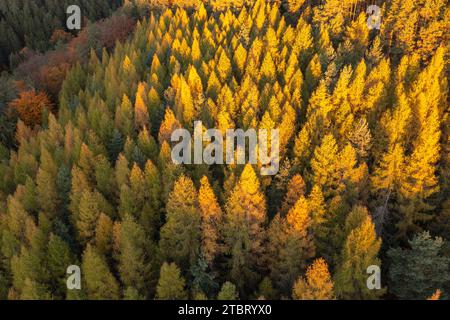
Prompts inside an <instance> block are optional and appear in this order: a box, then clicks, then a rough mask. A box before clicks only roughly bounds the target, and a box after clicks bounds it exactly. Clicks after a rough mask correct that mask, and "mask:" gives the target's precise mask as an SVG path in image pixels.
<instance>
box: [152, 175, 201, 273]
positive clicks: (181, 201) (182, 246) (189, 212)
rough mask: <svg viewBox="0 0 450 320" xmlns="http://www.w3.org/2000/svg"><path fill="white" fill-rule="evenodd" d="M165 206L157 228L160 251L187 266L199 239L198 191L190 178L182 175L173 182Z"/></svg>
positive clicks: (193, 258) (198, 245)
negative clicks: (162, 224) (163, 218)
mask: <svg viewBox="0 0 450 320" xmlns="http://www.w3.org/2000/svg"><path fill="white" fill-rule="evenodd" d="M166 210H167V216H166V221H167V222H166V224H165V225H164V226H163V227H162V228H161V240H160V248H161V252H162V254H163V256H164V257H166V258H167V259H173V261H175V262H176V263H177V264H178V265H180V266H181V267H182V268H188V267H189V266H191V265H193V264H194V263H195V262H196V261H197V258H198V255H199V253H200V241H201V212H200V208H199V205H198V194H197V190H196V189H195V187H194V183H193V182H192V180H191V179H190V178H188V177H186V176H184V175H182V176H181V177H180V178H179V179H178V180H177V181H176V182H175V185H174V187H173V190H172V192H171V193H170V195H169V199H168V201H167V206H166Z"/></svg>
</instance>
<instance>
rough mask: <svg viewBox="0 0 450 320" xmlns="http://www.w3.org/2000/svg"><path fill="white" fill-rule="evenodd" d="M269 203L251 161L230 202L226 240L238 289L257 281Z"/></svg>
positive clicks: (232, 272)
mask: <svg viewBox="0 0 450 320" xmlns="http://www.w3.org/2000/svg"><path fill="white" fill-rule="evenodd" d="M266 219H267V217H266V203H265V199H264V195H263V194H262V192H261V191H260V184H259V180H258V178H257V176H256V174H255V171H253V168H252V166H251V165H250V164H247V165H246V166H245V168H244V171H243V172H242V174H241V176H240V178H239V181H238V182H237V184H236V186H235V187H234V189H233V191H232V193H231V195H230V197H229V199H228V201H227V204H226V214H225V225H224V233H223V234H224V241H225V253H226V254H227V255H229V257H230V258H229V260H228V265H229V268H230V269H229V270H230V277H231V279H232V280H233V281H234V283H236V284H237V286H238V288H240V289H242V290H243V289H244V287H246V286H251V285H252V284H254V283H255V282H257V280H258V278H259V276H258V268H259V267H260V266H259V265H258V260H259V261H261V260H260V258H261V257H262V256H263V255H264V247H263V242H264V239H265V232H264V224H265V223H266Z"/></svg>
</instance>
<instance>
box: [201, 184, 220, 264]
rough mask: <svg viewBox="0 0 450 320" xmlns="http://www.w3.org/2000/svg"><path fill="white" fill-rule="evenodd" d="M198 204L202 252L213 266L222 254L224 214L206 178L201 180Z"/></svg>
mask: <svg viewBox="0 0 450 320" xmlns="http://www.w3.org/2000/svg"><path fill="white" fill-rule="evenodd" d="M198 202H199V206H200V211H201V216H202V226H201V229H202V252H203V255H204V257H205V260H206V261H207V262H208V263H209V264H211V263H212V262H213V260H214V258H215V257H216V256H217V254H219V253H220V247H219V239H220V226H221V224H222V219H223V213H222V209H221V208H220V206H219V203H218V202H217V198H216V195H215V194H214V191H213V189H212V188H211V185H210V184H209V181H208V178H207V177H206V176H204V177H203V178H202V179H201V180H200V190H199V193H198Z"/></svg>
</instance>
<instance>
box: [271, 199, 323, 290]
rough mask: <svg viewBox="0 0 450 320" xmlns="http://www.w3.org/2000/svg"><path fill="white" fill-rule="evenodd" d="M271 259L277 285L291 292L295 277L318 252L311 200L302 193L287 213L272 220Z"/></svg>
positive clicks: (272, 271)
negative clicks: (309, 203)
mask: <svg viewBox="0 0 450 320" xmlns="http://www.w3.org/2000/svg"><path fill="white" fill-rule="evenodd" d="M268 234H269V243H268V261H269V270H270V274H271V278H272V279H273V282H274V285H275V288H277V289H278V290H279V291H280V292H281V293H284V294H289V293H290V291H291V289H292V286H293V284H294V281H295V280H296V279H297V278H298V277H299V276H300V274H301V273H302V272H303V270H304V269H305V268H306V266H307V264H308V262H309V259H311V258H312V257H313V256H314V254H315V247H314V241H313V235H312V230H311V217H310V210H309V207H308V201H307V200H306V199H305V197H303V196H301V197H300V198H299V199H298V200H297V202H296V203H295V205H294V206H293V207H292V208H291V209H290V210H289V212H288V213H287V215H286V217H284V218H281V217H280V216H279V215H277V216H276V217H275V218H274V220H273V221H272V222H271V225H270V228H269V231H268Z"/></svg>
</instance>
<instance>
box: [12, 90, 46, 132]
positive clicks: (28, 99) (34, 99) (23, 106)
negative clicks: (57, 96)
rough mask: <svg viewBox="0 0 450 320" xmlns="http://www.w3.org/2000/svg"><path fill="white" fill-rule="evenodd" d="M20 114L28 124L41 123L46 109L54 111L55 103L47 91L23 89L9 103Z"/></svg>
mask: <svg viewBox="0 0 450 320" xmlns="http://www.w3.org/2000/svg"><path fill="white" fill-rule="evenodd" d="M9 106H10V108H13V109H14V110H16V111H17V113H18V114H19V118H20V119H21V120H22V121H23V122H24V123H25V124H26V125H28V126H34V125H37V124H40V123H41V120H42V114H43V113H44V112H45V111H49V112H51V111H53V109H54V105H53V103H52V102H51V101H50V99H49V97H48V96H47V94H45V92H42V91H39V92H37V91H35V90H30V91H23V92H20V93H19V97H18V98H17V99H15V100H13V101H11V102H10V104H9Z"/></svg>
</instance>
